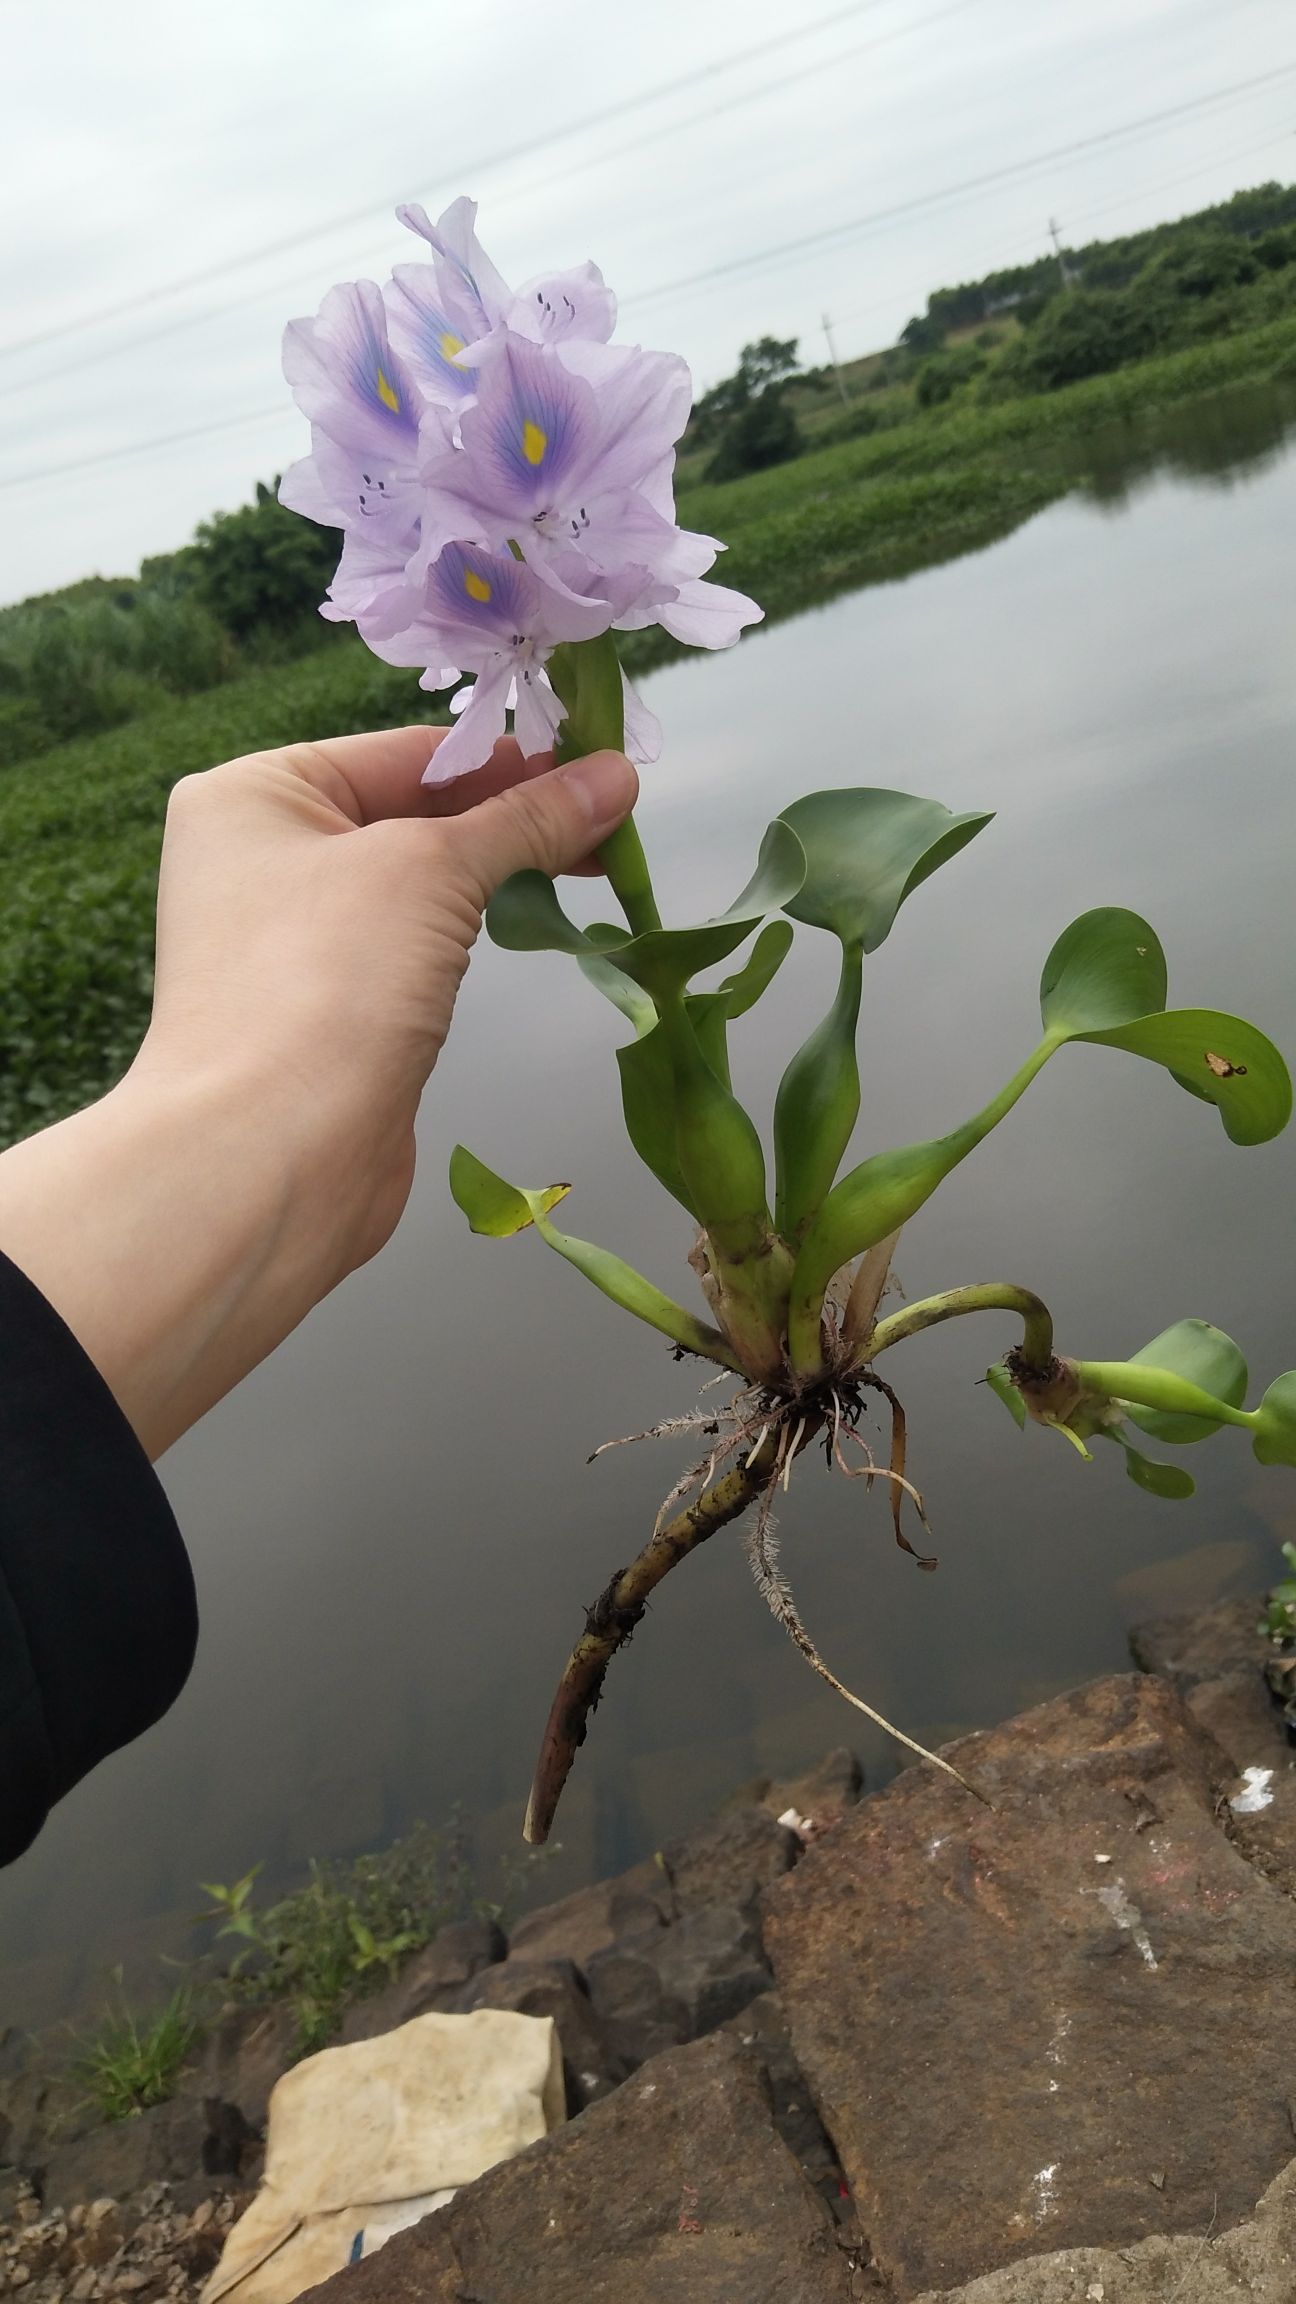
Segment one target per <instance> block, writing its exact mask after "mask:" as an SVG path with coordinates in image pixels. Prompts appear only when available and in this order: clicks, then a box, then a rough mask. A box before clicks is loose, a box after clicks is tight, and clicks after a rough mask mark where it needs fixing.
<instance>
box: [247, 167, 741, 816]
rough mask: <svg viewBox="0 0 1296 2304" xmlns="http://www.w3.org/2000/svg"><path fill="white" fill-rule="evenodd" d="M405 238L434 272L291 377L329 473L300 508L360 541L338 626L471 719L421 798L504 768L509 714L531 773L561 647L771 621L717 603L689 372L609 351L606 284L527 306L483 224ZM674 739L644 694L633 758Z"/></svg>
mask: <svg viewBox="0 0 1296 2304" xmlns="http://www.w3.org/2000/svg"><path fill="white" fill-rule="evenodd" d="M397 214H398V216H399V218H400V221H401V222H402V223H403V224H406V225H408V226H409V228H410V230H411V231H413V232H416V233H418V235H419V236H420V238H421V239H423V240H425V241H426V242H427V244H428V247H429V249H430V252H431V261H430V262H423V263H417V264H398V265H397V267H396V269H395V272H394V274H393V276H392V278H391V279H390V280H389V281H388V282H387V285H386V287H385V288H381V289H380V288H378V287H376V286H375V284H374V283H373V281H371V280H359V281H356V282H354V283H352V284H351V285H349V286H346V287H339V288H332V289H330V291H329V293H328V295H327V296H326V297H325V299H324V302H323V304H322V305H321V307H320V310H319V313H318V316H317V317H316V318H315V319H314V320H294V321H292V322H291V323H290V324H289V327H288V329H287V331H286V333H285V337H284V372H285V374H286V376H287V378H288V381H289V383H290V385H291V386H292V390H293V394H294V397H295V399H296V401H297V404H298V406H299V408H300V409H301V410H302V412H303V414H304V415H306V416H308V417H309V418H310V424H311V452H310V455H309V456H307V457H304V458H303V460H302V461H301V463H299V464H295V465H294V466H293V467H292V469H291V471H290V472H288V473H287V474H286V475H285V478H284V481H283V484H282V486H281V488H280V497H281V499H282V501H283V502H284V503H285V504H287V505H290V506H291V507H292V509H293V510H294V511H297V512H302V513H305V515H306V516H307V518H308V519H312V520H319V521H322V522H324V523H325V524H326V525H328V526H330V527H337V528H341V529H342V530H343V531H344V533H345V542H344V545H343V550H342V557H341V560H340V561H339V563H338V569H337V574H336V576H335V577H334V579H333V582H332V584H331V585H330V587H329V596H328V599H327V600H326V602H325V603H324V606H323V611H322V613H323V614H324V615H325V616H328V617H331V618H333V619H334V620H335V621H337V622H341V623H354V624H355V625H356V626H357V627H358V629H359V631H360V633H361V635H362V637H363V639H364V640H365V641H366V642H367V644H368V645H369V647H370V648H372V649H373V651H374V653H375V655H378V656H381V657H383V658H384V659H385V661H386V662H387V663H389V664H408V665H411V666H413V665H418V666H421V667H422V668H423V678H422V686H423V687H424V688H430V689H443V688H449V687H451V686H453V684H454V683H455V682H456V681H457V680H458V679H459V678H460V677H461V675H462V674H464V673H472V674H474V675H475V681H474V685H473V686H472V687H471V688H470V689H464V690H461V691H460V693H459V695H458V696H456V697H455V699H454V708H456V709H459V718H458V721H457V723H456V725H455V727H454V728H453V729H452V730H451V732H450V734H449V735H448V736H447V737H446V738H445V739H444V741H443V742H442V743H441V744H440V745H439V747H438V749H437V753H436V757H435V760H434V762H433V764H432V766H431V767H430V768H429V770H428V773H427V778H426V779H425V781H429V782H433V781H434V782H436V783H444V782H448V781H449V780H450V779H451V778H452V777H456V776H462V775H464V774H466V773H467V771H468V770H469V769H471V768H476V767H479V766H480V765H481V763H482V762H483V761H484V760H486V759H487V758H489V755H490V752H491V748H492V746H493V745H494V743H495V741H496V739H497V737H499V736H501V735H502V734H503V732H504V728H505V724H506V723H505V714H506V712H508V711H510V710H511V711H512V712H513V714H514V726H515V729H516V733H517V739H518V742H519V744H520V745H521V747H522V750H523V752H524V753H526V754H527V755H528V756H530V755H531V754H533V753H536V752H543V751H547V750H548V749H549V747H550V746H551V745H552V743H553V740H554V737H555V735H556V734H557V731H558V728H559V725H560V723H561V720H562V717H563V707H562V705H561V703H560V702H559V699H558V697H557V696H556V694H555V692H554V690H553V688H552V686H551V685H550V682H549V678H548V675H547V673H546V671H545V663H546V659H547V658H548V656H549V654H550V652H551V651H552V650H553V649H554V648H555V647H558V646H560V645H562V644H563V643H565V642H570V641H579V640H589V639H593V638H594V637H595V636H596V635H597V634H599V633H601V632H606V631H608V630H609V629H615V630H617V631H621V632H628V631H635V630H637V629H639V628H640V627H641V626H643V625H647V624H661V625H662V626H664V628H665V629H666V631H668V632H670V633H672V634H673V635H674V637H675V638H676V639H677V640H682V641H686V642H689V643H690V644H692V645H693V646H695V647H701V648H727V647H729V646H731V645H732V643H733V642H734V641H735V640H736V639H737V638H738V635H739V633H740V632H741V630H742V628H743V626H744V625H746V624H751V623H754V622H756V621H757V620H758V619H759V617H760V614H761V610H760V609H759V608H758V607H757V606H756V604H755V602H754V601H752V600H748V599H747V598H746V597H745V596H744V595H743V594H742V593H741V592H732V591H729V590H727V589H726V588H725V587H724V586H723V585H719V584H707V583H703V582H702V581H701V578H702V576H703V573H704V571H705V570H706V569H708V568H709V567H710V566H711V565H712V562H713V561H714V559H715V556H716V553H717V552H718V551H719V550H720V549H721V546H720V545H719V544H717V543H716V541H715V539H714V538H713V537H710V536H696V535H692V534H690V533H689V532H688V531H687V530H686V529H681V528H680V527H678V526H677V524H676V520H675V502H674V495H673V485H672V484H673V475H674V466H675V443H676V441H677V440H678V439H679V437H680V434H681V433H682V431H683V429H684V426H685V423H686V422H687V419H688V412H689V407H690V403H691V398H692V386H691V382H690V378H689V372H688V369H687V367H686V366H685V364H684V362H683V361H682V360H679V359H676V358H675V357H674V356H673V355H672V354H670V353H666V352H644V351H641V350H639V349H638V348H635V347H630V346H625V345H617V344H612V343H610V342H609V338H610V337H611V334H612V330H613V327H614V325H615V320H616V304H615V299H614V298H613V296H612V293H611V291H610V289H608V288H607V287H606V286H605V285H604V282H603V278H602V275H601V273H600V272H599V271H598V269H597V267H596V266H595V265H593V264H585V265H581V266H579V267H578V268H577V269H576V270H575V271H571V272H561V273H554V274H552V275H546V276H544V277H542V278H540V279H537V280H532V281H530V282H528V284H527V285H526V286H525V287H524V288H521V289H519V290H518V291H517V293H516V294H514V293H513V291H512V290H511V289H509V288H508V287H507V286H506V285H505V283H504V281H503V280H502V279H501V278H500V276H499V274H498V272H497V271H496V270H495V267H494V265H493V264H492V263H491V261H490V259H489V257H487V256H486V255H485V254H484V252H483V250H482V249H481V248H480V246H479V245H478V241H477V236H476V232H475V229H474V226H475V221H476V215H477V208H476V203H475V202H474V201H472V200H463V199H461V200H456V201H455V202H454V203H453V205H452V206H451V207H449V208H447V210H446V212H445V214H444V216H442V217H441V218H440V220H439V222H438V223H436V224H432V223H430V222H429V220H428V218H427V216H426V214H425V213H424V211H423V210H422V209H421V208H416V207H409V208H401V209H399V210H398V211H397ZM659 743H660V731H659V729H658V727H657V723H656V722H655V720H654V719H653V717H652V715H651V713H649V712H648V711H647V710H646V709H645V707H644V706H643V704H642V703H640V701H639V699H638V697H637V696H635V694H634V692H633V690H632V689H630V688H629V686H628V685H627V689H626V746H627V750H629V751H630V752H631V753H632V755H633V756H634V757H635V758H636V759H639V760H651V759H654V758H655V757H656V754H657V750H658V747H659Z"/></svg>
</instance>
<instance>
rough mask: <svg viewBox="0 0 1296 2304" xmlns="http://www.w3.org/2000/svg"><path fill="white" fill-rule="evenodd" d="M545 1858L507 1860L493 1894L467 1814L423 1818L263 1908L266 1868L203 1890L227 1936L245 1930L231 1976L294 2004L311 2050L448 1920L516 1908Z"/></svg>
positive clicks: (317, 1866)
mask: <svg viewBox="0 0 1296 2304" xmlns="http://www.w3.org/2000/svg"><path fill="white" fill-rule="evenodd" d="M544 1861H545V1856H544V1854H543V1853H542V1852H541V1851H539V1850H528V1851H527V1852H526V1853H525V1854H524V1855H523V1856H522V1857H520V1858H512V1857H510V1858H507V1859H505V1860H503V1861H502V1863H501V1867H500V1875H499V1879H498V1882H497V1887H498V1889H499V1895H498V1897H496V1898H494V1899H492V1898H489V1897H485V1896H483V1895H482V1894H481V1893H480V1892H479V1890H478V1888H477V1886H476V1883H475V1881H474V1878H473V1874H472V1870H471V1866H470V1864H469V1861H468V1849H467V1842H466V1838H465V1833H464V1827H463V1821H462V1819H461V1818H460V1817H458V1816H456V1817H455V1818H453V1819H452V1821H451V1824H450V1826H449V1828H448V1830H447V1831H446V1832H445V1833H437V1832H433V1831H431V1830H429V1828H428V1826H427V1825H425V1824H416V1825H415V1826H414V1828H413V1830H412V1831H411V1832H409V1833H407V1834H406V1836H405V1838H404V1839H402V1840H395V1841H393V1842H392V1844H391V1846H390V1847H389V1848H384V1849H382V1850H380V1851H378V1852H377V1853H374V1854H370V1855H365V1856H357V1857H354V1858H353V1859H352V1860H351V1861H350V1862H349V1863H312V1865H311V1867H310V1877H309V1879H308V1881H307V1882H306V1885H305V1886H304V1887H302V1888H297V1889H294V1890H293V1892H292V1894H291V1895H288V1896H284V1897H281V1898H280V1900H279V1901H278V1903H275V1904H272V1905H270V1906H269V1907H268V1908H267V1909H266V1910H265V1911H260V1910H259V1909H258V1907H257V1904H256V1879H257V1873H258V1872H259V1870H260V1866H259V1865H258V1866H255V1867H254V1868H253V1870H252V1871H251V1872H247V1873H245V1874H244V1876H243V1878H242V1879H241V1880H238V1881H235V1882H234V1883H233V1885H232V1886H229V1887H224V1886H221V1885H220V1884H219V1883H215V1882H207V1881H204V1882H203V1884H202V1886H203V1893H204V1895H206V1896H209V1897H210V1898H211V1902H212V1910H211V1911H210V1913H209V1914H207V1915H206V1917H207V1918H209V1919H212V1920H220V1921H221V1922H222V1925H221V1927H220V1928H219V1929H218V1930H217V1931H216V1935H217V1940H218V1941H219V1940H220V1939H222V1938H224V1937H227V1936H228V1937H233V1938H234V1939H235V1940H236V1941H237V1942H238V1943H239V1944H240V1945H241V1947H242V1949H241V1950H240V1951H239V1952H238V1953H237V1954H236V1955H235V1958H234V1959H233V1960H232V1961H231V1963H230V1966H229V1970H228V1980H229V1982H231V1983H232V1984H233V1986H234V1988H235V1989H236V1990H237V1991H238V1992H239V1993H241V1994H242V1995H243V1996H244V1997H246V1998H248V1999H252V2000H256V2001H280V2002H286V2003H287V2005H288V2007H289V2008H290V2009H291V2010H292V2014H293V2018H294V2022H295V2024H296V2028H297V2048H298V2052H299V2054H301V2055H303V2056H306V2055H311V2054H313V2052H314V2051H315V2050H316V2049H317V2048H322V2047H324V2046H325V2045H326V2043H327V2042H328V2041H329V2040H331V2039H332V2038H333V2036H334V2034H335V2032H336V2031H337V2028H338V2025H339V2023H340V2022H341V2019H342V2015H343V2012H344V2010H345V2009H346V2008H347V2007H349V2006H350V2004H351V2002H352V2001H353V2000H356V1999H360V1998H363V1997H364V1995H365V1994H366V1993H368V1992H371V1991H374V1990H375V1989H376V1988H377V1987H378V1986H379V1985H381V1984H382V1983H383V1982H384V1980H386V1979H389V1978H391V1977H393V1976H394V1975H395V1974H396V1972H397V1970H398V1969H399V1967H400V1964H401V1962H402V1961H403V1960H404V1959H406V1958H407V1957H408V1955H409V1954H410V1953H412V1952H415V1951H418V1950H420V1949H421V1947H422V1946H423V1945H425V1944H430V1943H431V1941H432V1939H433V1937H434V1936H435V1935H436V1934H437V1932H438V1930H439V1929H441V1928H443V1927H444V1926H445V1924H446V1922H447V1921H449V1920H462V1919H467V1918H469V1917H470V1916H473V1915H476V1916H478V1917H480V1918H489V1919H494V1920H498V1919H500V1918H501V1917H503V1916H505V1915H511V1913H512V1911H513V1909H514V1906H515V1903H516V1901H517V1899H518V1897H519V1894H520V1892H521V1889H522V1887H523V1884H524V1882H525V1881H526V1880H527V1879H528V1878H529V1877H530V1875H531V1873H532V1872H533V1871H534V1869H535V1868H536V1866H537V1865H543V1863H544Z"/></svg>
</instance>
